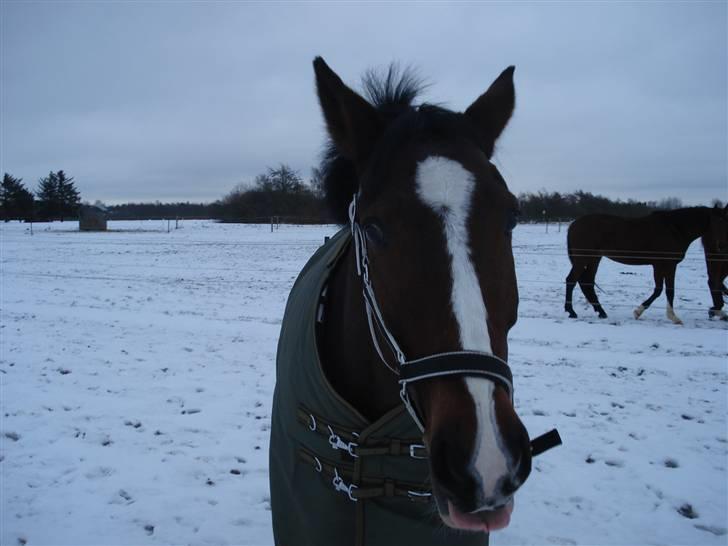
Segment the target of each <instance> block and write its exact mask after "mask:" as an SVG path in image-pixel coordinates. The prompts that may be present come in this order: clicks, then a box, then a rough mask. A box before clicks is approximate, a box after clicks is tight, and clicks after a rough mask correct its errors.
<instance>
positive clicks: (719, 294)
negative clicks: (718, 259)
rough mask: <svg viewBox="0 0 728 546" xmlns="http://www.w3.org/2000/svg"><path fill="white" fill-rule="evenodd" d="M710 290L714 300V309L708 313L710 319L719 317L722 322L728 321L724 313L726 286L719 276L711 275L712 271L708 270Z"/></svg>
mask: <svg viewBox="0 0 728 546" xmlns="http://www.w3.org/2000/svg"><path fill="white" fill-rule="evenodd" d="M708 288H709V289H710V297H711V298H712V299H713V307H711V308H710V310H709V311H708V318H713V317H718V318H720V319H721V320H728V315H726V313H725V311H723V293H724V290H725V285H724V284H723V282H722V281H721V279H720V278H719V277H718V276H717V275H711V274H710V269H708Z"/></svg>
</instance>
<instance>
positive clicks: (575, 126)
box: [0, 0, 728, 204]
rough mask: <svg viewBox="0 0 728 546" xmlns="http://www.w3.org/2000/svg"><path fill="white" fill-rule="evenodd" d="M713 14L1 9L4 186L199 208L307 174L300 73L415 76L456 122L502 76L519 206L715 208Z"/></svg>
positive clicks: (311, 134)
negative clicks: (580, 199) (268, 172)
mask: <svg viewBox="0 0 728 546" xmlns="http://www.w3.org/2000/svg"><path fill="white" fill-rule="evenodd" d="M726 6H727V4H726V2H725V1H719V2H704V3H701V2H654V3H648V2H605V3H599V2H584V3H572V2H553V3H546V2H540V3H537V4H531V3H515V4H514V3H509V4H506V3H431V2H427V3H426V2H410V3H399V4H389V3H367V4H363V3H341V4H334V3H323V2H322V3H307V4H301V3H275V4H274V3H262V2H261V3H256V2H217V3H215V2H182V1H166V2H130V1H129V2H126V1H118V2H102V1H86V2H62V1H52V2H30V1H23V2H8V1H5V0H2V3H1V7H0V10H1V11H2V13H1V15H2V23H1V24H2V28H1V33H2V38H1V39H2V44H0V45H1V46H2V74H0V76H1V77H2V79H1V83H0V85H1V86H2V97H1V99H0V113H1V114H2V122H1V124H2V128H1V132H2V134H1V135H0V138H1V141H0V154H1V156H0V170H2V171H3V172H10V173H11V174H13V175H15V176H18V177H22V178H23V179H24V182H25V183H26V184H28V186H29V187H31V189H35V188H36V187H37V180H38V178H39V177H41V176H44V175H45V174H47V173H48V171H50V170H58V169H64V170H65V171H67V172H68V173H69V174H70V175H71V176H74V177H75V179H76V182H77V186H78V187H79V189H80V190H81V192H82V197H83V198H84V199H85V200H89V201H94V200H96V199H101V200H103V201H106V202H108V203H116V202H124V201H153V200H161V201H177V200H191V201H210V200H214V199H218V198H220V197H222V196H223V195H224V194H225V193H227V192H228V191H229V190H230V189H232V188H233V187H234V186H235V185H236V184H238V183H239V182H245V181H249V180H251V179H252V178H253V177H254V176H255V175H256V174H258V173H261V172H263V171H264V170H265V169H266V167H267V166H273V165H276V164H278V163H281V162H284V163H288V164H290V165H291V166H293V167H294V168H295V169H298V170H299V172H300V173H301V174H302V175H303V176H304V177H306V178H308V176H309V174H310V169H311V167H312V166H314V165H315V164H316V161H317V158H318V156H319V152H320V150H321V145H322V143H323V138H324V132H323V124H322V121H321V116H320V112H319V107H318V103H317V101H316V97H315V93H314V81H313V70H312V68H311V61H312V59H313V57H314V56H315V55H322V56H323V57H324V58H325V59H326V61H327V62H328V63H329V65H330V66H331V67H332V68H333V69H334V70H335V71H337V72H338V73H339V74H340V75H341V76H342V78H344V80H345V81H347V82H348V83H350V84H351V85H353V86H358V84H359V81H360V76H361V74H362V73H363V71H364V70H366V69H367V68H370V67H376V66H385V65H386V64H387V63H389V62H390V61H393V60H396V61H400V62H401V63H404V64H413V65H415V66H416V67H418V68H419V70H420V72H421V74H422V75H423V76H425V77H426V78H427V79H428V80H429V81H430V82H431V83H432V86H431V87H430V88H429V89H428V91H427V93H426V95H425V96H424V99H425V100H428V101H433V102H439V103H444V104H446V105H447V106H449V107H451V108H453V109H456V110H463V109H465V108H466V107H467V106H468V105H469V104H470V102H471V101H472V100H473V99H475V98H476V97H477V96H478V95H479V94H480V93H482V92H483V91H484V90H485V89H486V88H487V87H488V85H489V84H490V83H491V82H492V80H493V79H494V78H495V77H496V76H497V75H498V74H499V73H500V71H501V70H502V69H504V68H505V67H506V66H508V65H510V64H515V65H516V73H515V80H516V92H517V106H516V112H515V115H514V117H513V119H512V121H511V123H510V125H509V127H508V129H507V130H506V132H505V134H504V136H503V137H502V139H501V141H500V145H499V148H498V151H497V153H496V156H495V157H494V161H495V163H496V164H497V165H498V166H499V168H500V169H501V172H502V173H503V175H504V176H505V178H506V180H507V182H508V184H509V186H510V188H511V190H512V191H513V192H514V193H520V192H525V191H538V190H540V189H546V190H549V191H554V190H557V191H573V190H576V189H584V190H587V191H592V192H596V193H602V194H606V195H608V196H611V197H621V198H624V199H626V198H636V199H660V198H663V197H666V196H678V197H680V198H682V199H683V201H684V202H685V203H688V204H699V203H708V202H709V201H710V200H711V199H713V198H716V197H717V198H721V199H724V200H725V199H726V198H727V197H728V188H727V182H726V180H727V176H728V159H727V154H728V152H727V149H728V136H727V134H728V112H727V108H726V103H727V98H726V96H727V83H726V80H727V74H726V67H727V65H728V53H727V52H728V43H727V35H728V29H727V20H728V13H727V11H726Z"/></svg>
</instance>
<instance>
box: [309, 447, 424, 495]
mask: <svg viewBox="0 0 728 546" xmlns="http://www.w3.org/2000/svg"><path fill="white" fill-rule="evenodd" d="M298 456H299V458H300V459H301V460H302V461H303V462H305V463H308V464H310V465H311V466H312V467H313V469H314V470H315V471H316V472H318V473H319V474H321V476H322V477H323V478H324V479H325V480H326V481H330V482H331V486H332V488H333V489H334V490H335V491H340V492H342V493H344V494H346V495H347V496H348V497H349V500H351V501H352V502H358V501H359V500H366V499H374V498H379V497H390V498H391V497H403V498H407V499H409V500H410V501H412V502H418V503H427V502H429V501H430V497H431V496H432V491H431V490H430V489H423V488H422V486H421V485H417V484H413V483H406V482H398V481H396V480H393V479H391V478H363V479H362V480H361V483H358V484H355V483H353V474H354V471H353V469H352V468H351V465H347V464H341V463H336V462H333V461H330V460H328V459H325V458H321V457H318V456H316V455H315V454H314V453H312V452H311V451H309V450H308V449H306V448H304V447H299V449H298Z"/></svg>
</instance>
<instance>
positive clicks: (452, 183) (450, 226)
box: [416, 156, 508, 508]
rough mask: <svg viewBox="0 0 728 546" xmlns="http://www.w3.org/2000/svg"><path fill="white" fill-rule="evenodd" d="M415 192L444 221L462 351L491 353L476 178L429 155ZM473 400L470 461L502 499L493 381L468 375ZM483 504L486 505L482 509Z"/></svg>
mask: <svg viewBox="0 0 728 546" xmlns="http://www.w3.org/2000/svg"><path fill="white" fill-rule="evenodd" d="M416 181H417V195H418V196H419V198H420V199H421V200H422V201H423V202H424V203H425V204H426V205H428V206H429V207H430V208H432V210H434V211H435V212H436V213H437V214H438V215H439V216H440V218H441V219H442V223H443V227H444V230H445V239H446V241H447V250H448V253H449V254H450V266H451V272H452V281H453V283H452V295H451V303H452V309H453V313H454V315H455V319H456V320H457V323H458V328H459V331H460V343H461V345H462V348H463V349H464V350H472V351H482V352H486V353H492V352H493V350H492V347H491V344H490V337H489V335H488V312H487V310H486V308H485V302H484V301H483V294H482V292H481V290H480V283H479V282H478V277H477V275H476V274H475V268H474V266H473V262H472V260H471V257H470V245H469V243H470V241H469V239H470V238H469V234H468V218H469V216H470V208H471V202H472V196H473V191H474V189H475V178H474V177H473V175H472V173H470V172H469V171H467V170H466V169H465V168H463V166H462V165H460V163H458V162H457V161H453V160H451V159H447V158H444V157H438V156H433V157H428V158H427V159H425V160H424V161H422V162H420V164H419V165H418V166H417V175H416ZM465 384H466V385H467V388H468V391H469V392H470V395H471V396H472V397H473V400H474V401H475V409H476V416H477V419H478V431H477V437H476V439H475V449H474V452H473V460H472V465H473V469H474V470H475V472H476V473H477V474H478V475H479V477H480V479H481V482H482V486H483V494H484V496H485V497H494V496H495V497H499V496H500V495H499V493H498V492H497V490H496V488H497V486H498V480H500V478H502V477H503V476H505V475H506V474H507V473H508V461H507V460H506V456H505V455H504V453H503V451H502V450H501V445H502V441H501V439H500V434H499V433H498V425H497V423H496V416H495V407H494V399H493V389H494V388H495V387H494V385H493V382H492V381H489V380H487V379H484V378H479V377H467V378H465ZM484 508H485V507H484Z"/></svg>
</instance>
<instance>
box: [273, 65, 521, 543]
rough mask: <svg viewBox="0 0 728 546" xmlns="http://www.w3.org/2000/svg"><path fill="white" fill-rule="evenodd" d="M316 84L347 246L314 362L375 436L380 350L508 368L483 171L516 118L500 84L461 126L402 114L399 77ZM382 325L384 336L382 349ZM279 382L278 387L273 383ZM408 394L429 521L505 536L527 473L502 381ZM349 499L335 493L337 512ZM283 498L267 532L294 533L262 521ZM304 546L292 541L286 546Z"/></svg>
mask: <svg viewBox="0 0 728 546" xmlns="http://www.w3.org/2000/svg"><path fill="white" fill-rule="evenodd" d="M314 70H315V73H316V89H317V93H318V98H319V102H320V104H321V109H322V112H323V116H324V119H325V122H326V127H327V129H328V133H329V136H330V139H331V148H330V151H329V153H328V156H327V158H326V160H325V162H324V189H325V196H326V200H327V202H328V204H329V207H330V209H331V211H332V213H333V215H334V219H335V220H336V221H338V222H339V223H340V224H342V225H346V224H349V223H350V222H351V229H352V230H353V229H354V228H355V229H356V231H355V236H354V241H355V242H356V244H354V243H351V244H349V245H348V246H347V247H346V248H345V249H344V250H343V251H342V252H343V254H342V255H341V258H340V259H339V261H338V262H337V265H336V266H335V268H334V269H333V270H332V271H331V273H330V277H329V281H328V286H327V288H326V296H325V303H324V304H323V307H322V309H323V319H322V322H321V324H319V325H318V354H319V355H320V356H319V358H320V362H321V368H322V369H323V371H324V372H325V376H326V378H327V380H328V382H329V383H330V384H331V386H332V387H333V389H334V391H335V392H336V393H337V395H338V396H339V397H340V399H341V400H343V401H345V403H346V404H349V405H350V406H352V407H353V408H355V409H356V410H357V411H358V412H359V413H360V414H361V415H362V416H364V418H365V419H366V420H368V422H370V423H375V422H377V421H378V420H380V419H383V418H385V417H384V416H386V415H389V414H391V413H392V412H393V411H399V409H401V408H402V400H401V398H400V397H401V396H402V393H401V392H400V391H401V389H400V384H399V383H398V377H397V375H396V374H397V373H400V372H401V371H402V369H403V368H402V366H403V365H404V364H405V363H404V362H402V360H400V361H399V363H400V366H399V369H397V368H398V366H397V360H396V359H395V358H394V356H395V355H394V354H393V353H394V351H391V352H390V351H389V350H388V348H391V343H389V344H388V339H387V337H388V335H389V334H391V338H392V339H396V343H397V344H398V345H399V348H401V351H402V353H404V354H406V355H407V357H408V359H420V360H423V359H426V358H429V357H428V355H435V354H439V355H442V356H443V357H447V355H452V354H453V353H461V354H462V353H463V352H470V353H471V354H478V355H490V358H492V359H497V360H499V361H500V362H503V363H505V361H506V360H507V358H508V331H509V330H510V328H511V327H512V326H513V325H514V324H515V322H516V315H517V307H518V291H517V285H516V274H515V267H514V260H513V251H512V247H511V232H512V230H513V228H514V227H515V223H516V218H517V214H518V201H517V199H516V198H515V197H514V195H513V194H512V193H511V192H510V191H509V190H508V187H507V185H506V182H505V181H504V179H503V177H502V176H501V174H500V173H499V172H498V169H496V167H495V166H494V165H493V163H491V161H490V159H491V156H492V154H493V149H494V146H495V143H496V140H497V139H498V137H499V135H500V134H501V132H502V131H503V129H504V128H505V127H506V124H507V123H508V121H509V119H510V117H511V114H512V111H513V109H514V104H515V92H514V85H513V72H514V68H513V67H510V68H508V69H506V70H505V71H503V73H502V74H501V75H500V76H499V77H498V78H497V79H496V80H495V81H494V82H493V83H492V85H491V86H490V87H489V88H488V90H487V91H486V92H485V93H483V94H482V95H481V96H480V97H479V98H477V100H475V101H474V102H473V103H472V104H471V105H470V106H469V107H468V108H467V109H466V110H465V111H464V112H462V113H459V112H453V111H450V110H447V109H444V108H442V107H439V106H434V105H427V104H420V105H414V104H413V100H414V99H415V97H416V95H417V92H418V85H417V82H416V81H415V79H413V78H412V77H411V76H410V75H408V73H407V72H405V74H404V77H401V78H399V77H397V75H396V72H393V71H392V70H390V72H389V74H388V75H386V76H385V77H384V78H382V79H377V78H376V77H373V76H371V75H370V77H369V78H368V79H365V82H364V84H365V85H364V88H365V94H366V96H367V98H366V99H365V98H364V97H363V96H362V95H360V94H358V93H356V92H355V91H353V90H352V89H351V88H349V87H348V86H347V85H345V84H344V83H343V82H342V80H341V79H340V78H339V76H338V75H336V74H335V73H334V72H333V71H332V70H331V69H330V68H329V67H328V66H327V64H326V63H325V62H324V61H323V59H321V58H317V59H316V60H315V61H314ZM353 197H354V199H352V198H353ZM350 213H351V214H350ZM357 235H359V236H360V237H361V238H359V239H358V238H357ZM363 245H365V246H363ZM362 247H363V248H364V251H365V252H366V260H365V262H366V265H367V266H368V269H367V271H366V282H370V283H371V286H372V287H373V289H374V291H375V292H376V299H377V301H378V307H379V309H377V310H376V311H377V312H379V311H380V312H381V317H380V318H381V323H377V326H378V329H376V330H374V329H371V330H370V327H371V324H370V323H369V322H368V314H367V307H366V305H367V303H368V302H365V300H364V298H363V297H362V282H363V279H364V278H365V277H364V275H362V276H360V273H361V271H362V270H363V269H364V267H365V265H363V264H362V260H361V254H360V250H361V249H362ZM370 319H371V316H370ZM284 320H285V319H284ZM382 324H386V327H387V328H388V330H389V332H386V333H383V331H382V329H383V328H382ZM380 347H381V351H382V352H379V350H380ZM378 352H379V354H378ZM382 360H384V361H385V362H384V363H383V362H382ZM390 363H391V364H390ZM504 365H505V364H504ZM400 378H401V376H400ZM281 381H285V378H282V377H278V382H279V385H280V384H281V383H280V382H281ZM276 388H277V389H278V386H277V387H276ZM410 393H411V394H410V396H411V398H412V406H409V405H407V403H405V404H406V405H407V407H408V409H409V408H410V407H414V408H416V410H410V411H411V412H412V411H416V412H417V414H419V416H420V424H421V428H422V429H424V430H423V432H422V435H421V438H422V439H423V440H424V444H425V445H426V448H427V453H428V456H429V478H427V479H428V481H431V485H432V499H433V500H434V501H435V504H436V506H437V510H438V512H439V515H440V518H441V520H442V521H443V522H444V523H445V524H446V525H448V526H450V527H454V528H456V529H460V530H462V529H466V530H470V531H475V532H477V536H479V537H480V538H477V539H476V540H477V541H478V544H484V543H486V541H487V535H485V534H484V533H486V532H488V531H493V530H496V529H500V528H503V527H505V526H506V525H508V522H509V519H510V514H511V511H512V510H513V495H514V493H515V492H516V490H517V489H518V488H519V487H520V486H521V485H522V484H523V483H524V481H525V480H526V478H527V477H528V475H529V473H530V470H531V457H532V452H531V447H530V445H529V436H528V433H527V431H526V428H525V427H524V425H523V424H522V422H521V420H520V419H519V417H518V415H517V414H516V410H515V408H514V406H513V400H512V398H511V395H512V392H509V389H508V387H507V386H506V385H505V384H504V383H502V382H500V381H494V380H490V379H488V378H486V377H484V376H483V375H480V376H473V375H470V374H468V373H467V372H463V371H462V370H460V372H458V374H456V375H446V376H437V374H433V377H431V378H429V379H425V380H423V381H418V382H417V383H414V384H413V386H412V387H410ZM274 410H275V402H274ZM407 417H409V416H407ZM275 419H276V417H275V415H274V421H275ZM415 422H416V419H415ZM311 426H312V430H313V429H315V428H316V426H317V425H315V424H314V423H313V421H311ZM332 437H333V436H332ZM358 437H359V436H357V438H358ZM282 444H283V441H282V442H281V445H280V446H278V445H276V446H275V447H274V446H273V445H271V452H272V453H273V454H274V455H276V456H277V454H276V453H275V451H276V449H284V447H285V446H284V445H282ZM534 452H535V449H534ZM316 460H317V461H318V459H316ZM317 470H319V471H320V470H321V465H320V464H317ZM324 470H325V467H324ZM307 471H308V470H307ZM336 478H338V475H337V476H336ZM423 478H424V477H423ZM337 483H339V484H340V480H339V482H337ZM355 493H356V491H352V490H351V489H349V495H350V496H352V495H353V494H355ZM288 496H296V490H295V489H290V490H288V493H285V494H283V493H281V494H279V495H278V496H277V497H276V498H273V497H272V505H274V506H273V512H274V514H273V515H274V529H275V527H276V522H278V523H279V524H280V525H281V526H286V525H288V526H289V528H290V526H292V525H299V523H295V524H294V523H291V518H292V516H291V514H286V513H281V511H280V510H276V506H275V503H276V502H279V503H280V502H284V500H285V497H288ZM342 502H345V503H348V502H349V500H346V499H345V498H344V500H342ZM406 502H407V501H406ZM362 504H363V503H362V502H361V501H360V502H358V503H357V506H361V505H362ZM433 508H434V506H433ZM308 510H309V512H308V515H307V517H306V518H304V519H303V521H302V523H300V525H301V526H304V525H306V526H308V529H312V528H313V527H315V526H317V525H319V524H320V525H327V523H326V521H327V520H326V518H327V517H328V518H329V520H330V518H331V516H330V515H328V516H327V514H319V513H317V511H316V510H317V507H316V506H313V505H312V506H309V507H308ZM286 518H288V521H286ZM316 518H319V519H316ZM320 518H324V520H323V522H322V521H321V520H320ZM329 524H334V522H332V521H329ZM423 524H424V522H421V523H417V524H416V525H419V526H422V525H423ZM392 527H396V525H393V526H392ZM388 531H389V532H391V533H392V535H391V540H392V541H393V542H390V543H394V542H396V543H400V544H407V543H408V540H407V538H406V536H407V532H408V531H407V529H404V528H401V529H397V528H392V529H385V530H383V531H382V532H388ZM410 531H412V529H410ZM435 531H436V532H435V534H433V538H432V540H435V539H436V538H437V536H438V535H437V533H440V535H439V537H440V538H439V539H437V540H439V541H438V542H437V543H438V544H440V543H443V542H442V541H443V540H445V533H444V530H443V529H442V528H437V529H435ZM306 533H307V531H306V530H305V529H304V530H302V531H301V534H302V535H304V534H306ZM448 536H450V535H448ZM458 536H465V535H464V534H463V533H455V534H453V535H452V538H451V539H448V540H452V543H453V544H460V543H461V542H459V541H460V540H461V539H459V538H458ZM403 537H404V538H403ZM308 540H309V538H307V537H306V536H301V537H300V540H298V543H299V544H303V543H305V544H308V543H309V542H308ZM469 540H471V541H472V540H473V539H472V538H471V539H469ZM339 543H341V544H344V543H347V540H346V539H345V538H341V539H340V541H339Z"/></svg>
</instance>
